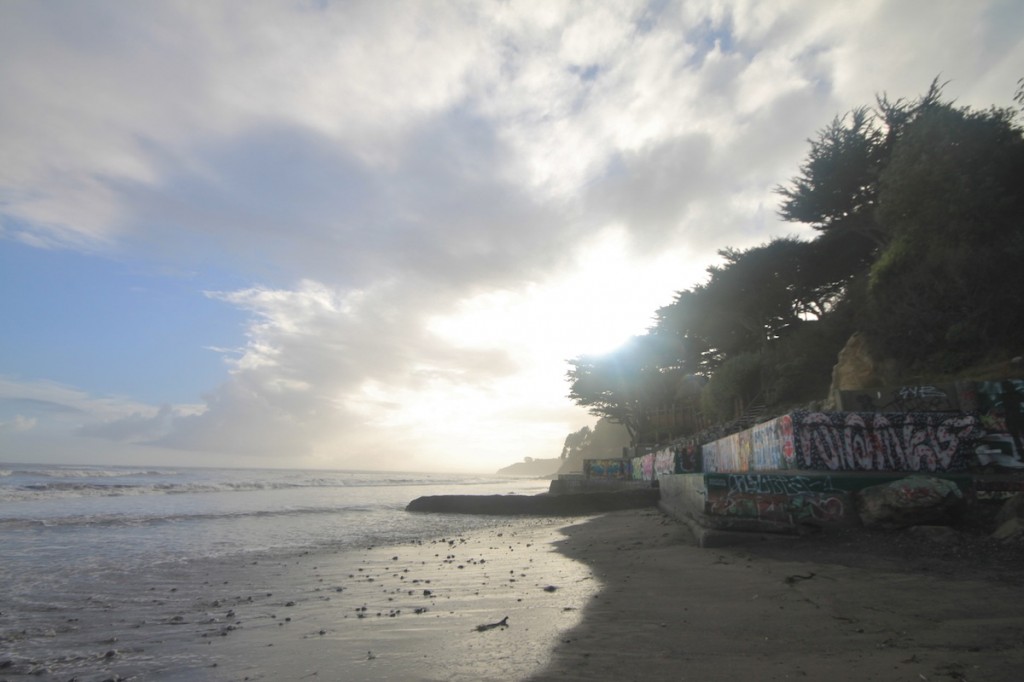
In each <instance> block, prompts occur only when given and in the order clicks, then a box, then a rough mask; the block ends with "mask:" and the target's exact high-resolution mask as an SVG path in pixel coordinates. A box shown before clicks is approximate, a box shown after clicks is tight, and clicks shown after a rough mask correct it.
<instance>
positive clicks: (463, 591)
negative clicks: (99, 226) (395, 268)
mask: <svg viewBox="0 0 1024 682" xmlns="http://www.w3.org/2000/svg"><path fill="white" fill-rule="evenodd" d="M886 537H888V538H889V539H888V540H886V541H885V542H881V538H882V536H876V538H875V539H872V537H871V536H864V535H863V534H860V535H856V536H851V537H848V538H847V537H839V538H836V537H832V538H790V539H773V540H760V539H757V537H756V536H751V542H750V543H748V544H745V545H742V546H738V547H735V548H729V549H701V548H698V547H696V546H694V544H693V541H692V537H691V536H690V533H689V531H688V530H687V528H686V526H684V525H682V524H679V523H677V522H676V521H674V520H673V519H671V518H669V517H667V516H664V515H663V514H661V513H660V512H658V511H656V510H654V509H643V510H634V511H619V512H613V513H609V514H604V515H599V516H592V517H581V518H571V519H565V518H526V519H510V520H509V521H508V522H507V523H503V524H502V525H500V526H497V527H492V528H482V529H478V530H474V531H472V532H470V533H467V534H465V535H463V536H459V537H450V538H449V537H446V538H434V539H431V540H424V541H422V542H414V543H407V544H405V545H398V546H386V547H385V546H381V547H366V548H364V549H360V550H356V551H353V550H348V551H343V552H342V551H339V552H326V551H325V552H319V553H301V554H297V555H282V556H280V557H277V558H275V559H272V560H268V559H262V560H260V561H258V562H250V563H247V564H241V563H238V562H237V561H236V562H232V561H229V560H223V561H220V562H209V563H208V564H207V565H206V566H205V567H204V569H203V571H204V572H203V575H202V577H203V579H202V580H201V581H198V580H197V579H196V573H195V572H194V568H195V567H187V566H183V567H167V568H166V569H165V570H163V571H160V572H157V573H154V574H153V575H151V576H148V580H149V585H150V586H149V588H148V590H147V593H146V594H124V595H123V596H122V601H121V603H118V601H117V600H116V599H109V598H108V603H104V604H86V605H84V606H82V607H81V608H79V610H78V611H74V612H71V611H62V612H60V613H54V614H53V616H52V622H51V623H50V625H49V626H45V625H43V624H40V623H36V624H33V626H32V627H33V628H34V631H33V632H32V633H27V634H26V636H36V637H37V638H41V639H46V638H50V639H51V640H54V641H57V640H73V642H72V644H75V645H76V646H77V649H78V651H79V654H78V655H76V656H70V657H68V656H66V657H64V659H62V660H49V661H46V660H36V661H32V660H26V659H24V658H19V659H16V660H15V659H7V660H5V661H0V665H3V668H2V669H0V680H6V679H10V680H14V679H19V678H23V677H24V678H29V677H31V678H32V679H40V678H41V679H55V680H69V679H75V680H78V681H79V682H93V681H96V682H99V681H102V680H129V679H138V680H143V679H156V680H175V681H177V680H207V679H208V680H233V681H243V680H306V679H309V680H502V681H508V680H595V679H597V680H605V679H607V680H736V679H741V680H747V679H757V680H788V679H807V680H918V681H920V680H1017V679H1019V678H1020V673H1019V671H1020V669H1021V667H1022V666H1024V608H1022V606H1021V604H1022V600H1021V598H1022V596H1024V586H1022V583H1024V581H1022V580H1021V573H1020V571H1019V570H1017V568H1016V565H1014V564H1013V562H1012V561H1008V560H1003V559H1002V558H1000V557H998V556H996V557H995V558H993V557H992V556H988V559H987V560H986V561H987V563H986V562H982V561H981V560H979V559H977V558H976V557H975V558H971V557H965V556H954V555H952V554H950V553H949V551H948V550H946V549H941V548H940V547H936V548H934V551H933V552H932V553H931V554H929V553H928V552H922V551H920V549H919V548H917V549H915V548H914V547H910V548H908V547H905V546H900V547H896V546H894V545H893V540H892V536H886ZM945 554H948V555H949V556H947V557H946V558H943V556H944V555H945ZM143 602H145V606H146V608H145V609H144V610H140V609H139V608H138V606H139V604H141V603H143ZM129 607H132V608H129ZM126 613H132V614H135V615H134V616H132V617H131V618H126V616H125V614H126ZM140 613H144V614H145V615H144V617H143V616H140V615H138V614H140ZM44 627H49V630H48V631H46V632H42V630H40V628H44ZM63 646H64V650H67V647H68V646H69V645H68V643H67V642H64V643H63ZM2 658H3V657H2V656H0V659H2Z"/></svg>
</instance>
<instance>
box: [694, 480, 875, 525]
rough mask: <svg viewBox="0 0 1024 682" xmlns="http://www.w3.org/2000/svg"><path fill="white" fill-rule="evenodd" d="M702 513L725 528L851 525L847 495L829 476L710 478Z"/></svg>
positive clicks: (846, 491) (706, 481) (849, 498)
mask: <svg viewBox="0 0 1024 682" xmlns="http://www.w3.org/2000/svg"><path fill="white" fill-rule="evenodd" d="M704 478H705V485H706V491H707V492H706V501H705V509H704V513H705V514H707V515H708V516H711V517H715V518H718V519H719V520H720V521H721V522H723V523H724V524H725V525H730V524H737V525H742V524H743V523H744V522H751V523H769V524H777V525H780V526H785V527H795V526H800V525H808V524H809V525H837V524H845V523H852V522H853V521H854V519H855V514H856V511H855V509H854V506H853V503H852V497H851V493H850V491H849V490H845V489H842V488H840V487H837V486H836V485H835V484H834V483H833V481H832V478H831V477H830V476H828V475H812V476H798V475H792V474H784V475H771V474H706V475H705V477H704Z"/></svg>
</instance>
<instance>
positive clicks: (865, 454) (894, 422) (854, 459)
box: [793, 412, 982, 471]
mask: <svg viewBox="0 0 1024 682" xmlns="http://www.w3.org/2000/svg"><path fill="white" fill-rule="evenodd" d="M793 419H794V431H795V432H796V433H797V434H798V438H797V443H798V449H799V456H800V460H801V463H802V465H803V466H804V467H805V468H808V469H827V470H830V471H955V470H960V469H964V468H966V467H967V466H968V464H969V463H970V457H971V449H972V446H973V443H974V441H975V440H977V439H978V438H979V437H980V436H981V435H982V433H981V431H980V429H979V428H978V424H977V420H976V419H975V418H974V417H972V416H969V415H958V416H943V415H938V414H934V413H917V414H905V415H904V414H884V415H883V414H880V413H871V414H864V413H857V412H849V413H843V412H837V413H822V412H813V413H794V415H793Z"/></svg>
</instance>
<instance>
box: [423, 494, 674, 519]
mask: <svg viewBox="0 0 1024 682" xmlns="http://www.w3.org/2000/svg"><path fill="white" fill-rule="evenodd" d="M657 505H658V489H657V488H651V487H647V488H644V489H642V490H622V491H617V492H594V493H579V494H569V495H551V494H546V493H545V494H541V495H430V496H426V497H418V498H416V499H415V500H413V501H412V502H410V503H409V505H408V506H407V507H406V508H405V510H406V511H410V512H430V513H437V514H486V515H503V516H519V515H536V516H579V515H584V514H599V513H601V512H607V511H618V510H620V509H637V508H641V507H655V506H657Z"/></svg>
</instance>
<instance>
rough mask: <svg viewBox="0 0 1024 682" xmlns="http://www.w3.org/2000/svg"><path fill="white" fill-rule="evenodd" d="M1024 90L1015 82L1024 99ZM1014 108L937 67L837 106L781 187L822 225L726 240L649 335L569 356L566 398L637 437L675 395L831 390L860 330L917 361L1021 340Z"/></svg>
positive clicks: (1021, 253) (963, 359) (788, 215)
mask: <svg viewBox="0 0 1024 682" xmlns="http://www.w3.org/2000/svg"><path fill="white" fill-rule="evenodd" d="M1021 83H1024V79H1022V81H1021ZM1022 93H1024V85H1018V89H1017V91H1016V93H1015V100H1016V101H1017V102H1018V103H1021V104H1022V105H1024V94H1022ZM1015 114H1016V112H1015V111H1013V110H1010V109H999V108H991V109H988V110H984V111H976V110H972V109H970V108H969V107H958V106H956V105H955V104H954V103H953V102H950V101H944V100H943V99H942V85H941V84H940V83H939V82H938V81H937V80H936V81H933V82H932V84H931V86H930V87H929V88H928V90H927V92H926V93H925V94H924V95H923V96H921V97H919V98H918V99H916V100H910V101H907V100H902V99H900V100H895V101H892V100H889V99H888V98H887V97H886V96H884V95H882V96H879V97H877V98H876V102H875V105H874V106H873V107H866V106H865V107H859V108H856V109H854V110H853V111H851V112H849V113H847V114H846V115H845V116H838V117H836V118H835V119H834V120H833V121H832V122H831V123H830V124H829V125H828V126H826V127H825V128H823V129H822V130H820V131H818V133H817V136H816V137H815V138H814V139H812V140H809V143H810V150H809V152H808V156H807V158H806V160H805V161H804V163H802V164H801V165H800V167H799V169H798V173H797V175H796V176H795V177H794V178H792V179H791V180H790V181H789V182H788V183H787V184H784V185H780V186H779V187H777V188H776V191H777V193H778V194H779V195H780V197H781V201H780V208H779V213H780V215H781V217H782V218H784V219H785V220H787V221H792V222H798V223H803V224H807V225H810V226H811V227H812V228H814V230H815V231H816V236H815V238H814V239H812V240H810V241H804V240H800V239H797V238H794V237H782V238H776V239H772V240H771V241H769V242H767V243H764V244H761V245H760V246H756V247H753V248H750V249H746V250H738V249H733V248H725V249H722V250H721V251H719V257H720V259H721V260H720V262H719V263H717V264H714V265H711V266H709V267H708V268H707V279H706V281H705V282H703V283H701V284H697V285H695V286H692V287H691V288H689V289H686V290H683V291H679V292H677V294H676V296H675V300H674V301H673V302H672V303H671V304H669V305H668V306H665V307H663V308H661V309H659V310H658V311H656V313H655V321H654V325H653V326H652V327H651V329H650V330H649V331H648V332H647V333H646V334H645V335H642V336H639V337H636V338H634V339H633V340H632V341H631V342H630V343H628V344H626V345H625V346H623V347H622V348H620V349H619V350H617V351H615V352H614V353H611V354H608V355H603V356H588V355H583V356H579V357H577V358H574V359H572V360H570V366H571V369H570V371H569V373H568V379H569V381H570V384H571V388H570V397H571V398H572V399H573V400H574V401H576V402H577V403H578V404H580V405H585V406H587V407H589V408H590V410H591V412H592V413H593V414H596V415H600V416H602V417H605V418H607V419H609V420H610V421H612V422H615V423H620V424H623V425H625V426H626V428H627V429H628V430H629V433H630V436H631V437H632V438H633V439H634V442H637V441H638V440H643V438H644V434H645V432H647V433H648V434H649V433H650V429H648V427H647V424H646V421H645V420H647V419H648V415H649V414H650V413H651V410H653V409H655V408H659V407H662V406H665V405H667V404H672V405H678V404H680V403H683V404H686V405H688V406H690V407H691V408H693V407H694V406H696V405H702V408H701V409H702V410H703V411H704V413H705V415H704V416H705V418H706V421H710V420H720V419H723V418H726V417H727V416H728V413H729V412H730V410H732V409H733V405H740V406H742V405H749V404H750V403H751V402H752V401H760V402H762V403H764V404H766V405H769V406H775V407H784V406H786V405H787V404H796V403H798V402H800V401H805V402H806V401H808V400H812V399H818V398H823V397H825V396H824V395H823V392H824V391H825V389H826V388H827V386H828V381H829V378H830V372H831V367H832V365H833V364H834V363H835V358H836V354H837V353H838V351H839V349H840V348H841V347H842V345H843V343H844V342H845V340H846V339H847V338H848V337H849V335H850V334H851V333H852V332H853V331H856V330H860V331H863V332H864V333H865V334H866V336H867V338H868V341H869V344H870V345H871V347H872V350H873V351H874V352H876V353H878V354H880V355H881V356H883V357H888V358H892V359H895V360H897V361H900V362H901V363H903V364H904V365H905V366H907V367H908V368H910V369H921V368H924V367H934V368H939V369H947V370H952V369H956V368H957V367H963V366H966V365H967V364H969V363H970V362H972V361H977V360H979V359H982V358H984V357H986V356H988V355H991V354H993V353H998V352H1012V351H1017V352H1018V353H1019V350H1020V349H1019V347H1018V345H1017V344H1019V343H1020V341H1019V339H1020V338H1021V335H1022V332H1024V309H1022V308H1021V307H1020V306H1019V305H1018V303H1017V301H1018V300H1019V296H1018V292H1020V291H1022V290H1024V268H1022V267H1021V266H1020V263H1021V262H1022V259H1024V225H1022V221H1024V190H1022V188H1024V134H1022V130H1021V128H1020V126H1019V125H1017V123H1016V120H1015ZM705 384H706V386H705ZM694 387H696V389H694ZM702 394H703V396H704V399H703V403H701V395H702ZM690 428H692V424H691V425H690Z"/></svg>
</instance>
